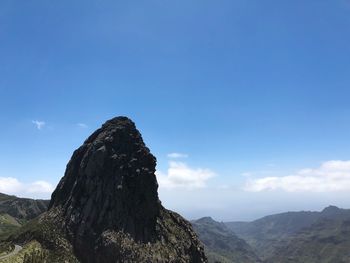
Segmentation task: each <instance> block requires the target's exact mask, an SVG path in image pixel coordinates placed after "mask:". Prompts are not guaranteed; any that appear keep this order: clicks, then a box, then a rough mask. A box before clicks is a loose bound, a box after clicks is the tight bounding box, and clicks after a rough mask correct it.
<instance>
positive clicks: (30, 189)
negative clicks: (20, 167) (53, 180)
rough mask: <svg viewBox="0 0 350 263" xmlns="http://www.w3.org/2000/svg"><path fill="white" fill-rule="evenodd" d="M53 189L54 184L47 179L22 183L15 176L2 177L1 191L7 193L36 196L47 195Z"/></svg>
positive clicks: (0, 181) (0, 182)
mask: <svg viewBox="0 0 350 263" xmlns="http://www.w3.org/2000/svg"><path fill="white" fill-rule="evenodd" d="M53 190H54V187H53V186H52V184H50V183H48V182H45V181H36V182H33V183H22V182H20V181H19V180H18V179H17V178H14V177H0V192H1V193H5V194H10V195H18V196H29V197H33V196H34V197H35V196H36V195H39V196H40V195H45V196H47V194H51V193H52V192H53Z"/></svg>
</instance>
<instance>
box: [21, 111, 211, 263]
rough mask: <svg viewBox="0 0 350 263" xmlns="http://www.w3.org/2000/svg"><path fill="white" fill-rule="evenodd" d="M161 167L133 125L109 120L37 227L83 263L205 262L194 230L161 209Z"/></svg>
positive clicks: (78, 156)
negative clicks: (157, 172) (57, 235)
mask: <svg viewBox="0 0 350 263" xmlns="http://www.w3.org/2000/svg"><path fill="white" fill-rule="evenodd" d="M155 166H156V159H155V157H154V156H153V155H152V154H151V153H150V151H149V149H148V148H147V147H146V146H145V144H144V142H143V140H142V137H141V134H140V133H139V131H138V130H137V129H136V127H135V124H134V123H133V122H132V121H131V120H130V119H128V118H126V117H117V118H114V119H111V120H109V121H107V122H106V123H105V124H104V125H103V126H102V128H100V129H98V130H97V131H95V132H94V133H93V134H92V135H91V136H90V137H89V138H88V139H87V140H86V141H85V142H84V144H83V145H82V146H81V147H80V148H79V149H77V150H76V151H75V152H74V154H73V156H72V158H71V160H70V162H69V163H68V165H67V169H66V172H65V175H64V177H63V178H62V179H61V181H60V183H59V184H58V186H57V188H56V190H55V191H54V193H53V194H52V199H51V202H50V205H49V211H48V212H47V213H46V214H44V215H43V217H42V218H41V219H40V220H39V225H40V224H42V225H45V228H46V229H51V230H52V228H56V227H57V228H59V229H60V231H61V232H62V233H64V236H65V237H66V238H67V240H68V243H69V244H71V246H72V251H74V254H75V256H76V257H77V259H78V260H79V261H80V262H84V263H85V262H88V263H90V262H91V263H93V262H101V263H102V262H104V263H108V262H207V260H206V258H205V256H204V250H203V247H202V245H201V244H200V242H199V241H198V239H197V237H196V235H195V233H194V232H193V230H192V227H191V225H190V224H189V223H188V222H187V221H185V220H184V219H183V218H182V217H181V216H179V215H177V214H176V213H173V212H171V211H168V210H166V209H164V208H163V207H162V205H161V202H160V201H159V199H158V193H157V189H158V184H157V180H156V176H155ZM53 226H54V227H53ZM41 228H44V227H41ZM38 229H40V227H39V228H38ZM46 231H47V230H46ZM39 232H40V231H39ZM50 232H52V233H56V232H57V230H54V231H53V230H52V231H50ZM23 236H26V237H28V236H30V237H31V238H32V239H35V238H36V239H37V240H39V241H40V242H41V243H45V242H46V241H47V238H46V237H45V234H35V233H34V234H32V235H28V234H26V235H23ZM35 236H36V237H35ZM45 240H46V241H45ZM60 240H62V238H59V239H57V241H52V244H53V245H52V247H53V248H50V249H54V248H55V247H57V246H60V248H62V247H66V246H67V245H66V244H65V245H62V244H61V245H57V243H60V242H61V241H60Z"/></svg>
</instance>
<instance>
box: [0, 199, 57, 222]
mask: <svg viewBox="0 0 350 263" xmlns="http://www.w3.org/2000/svg"><path fill="white" fill-rule="evenodd" d="M49 202H50V201H49V200H35V199H29V198H19V197H16V196H13V195H6V194H2V193H0V213H6V214H9V215H10V216H12V217H14V218H17V219H19V220H30V219H33V218H35V217H37V216H38V215H40V214H42V213H43V212H45V211H46V210H47V207H48V205H49Z"/></svg>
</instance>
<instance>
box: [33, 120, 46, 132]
mask: <svg viewBox="0 0 350 263" xmlns="http://www.w3.org/2000/svg"><path fill="white" fill-rule="evenodd" d="M32 123H33V124H34V125H35V126H36V128H37V129H38V130H41V129H42V128H43V127H44V126H45V125H46V123H45V122H44V121H38V120H33V121H32Z"/></svg>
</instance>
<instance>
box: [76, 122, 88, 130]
mask: <svg viewBox="0 0 350 263" xmlns="http://www.w3.org/2000/svg"><path fill="white" fill-rule="evenodd" d="M77 125H78V127H80V128H82V129H86V128H88V126H87V124H85V123H81V122H80V123H77Z"/></svg>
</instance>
